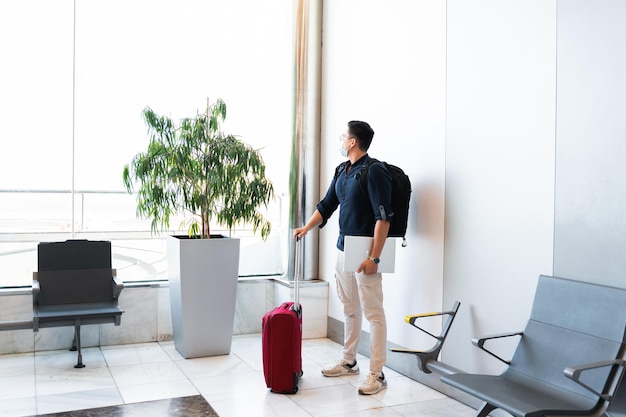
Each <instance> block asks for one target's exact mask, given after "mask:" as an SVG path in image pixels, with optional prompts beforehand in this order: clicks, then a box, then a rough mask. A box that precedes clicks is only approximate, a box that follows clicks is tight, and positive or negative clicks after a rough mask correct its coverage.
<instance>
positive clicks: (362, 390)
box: [359, 372, 387, 395]
mask: <svg viewBox="0 0 626 417" xmlns="http://www.w3.org/2000/svg"><path fill="white" fill-rule="evenodd" d="M385 388H387V380H385V374H383V373H382V372H381V373H380V375H378V373H377V372H370V373H369V375H368V376H367V379H366V380H365V382H364V383H363V384H362V385H361V386H360V387H359V394H361V395H372V394H376V393H377V392H380V391H382V390H384V389H385Z"/></svg>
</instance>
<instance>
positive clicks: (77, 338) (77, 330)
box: [74, 323, 85, 368]
mask: <svg viewBox="0 0 626 417" xmlns="http://www.w3.org/2000/svg"><path fill="white" fill-rule="evenodd" d="M74 341H75V342H76V350H78V363H76V365H74V368H84V367H85V364H83V354H82V352H81V350H80V323H76V325H75V330H74Z"/></svg>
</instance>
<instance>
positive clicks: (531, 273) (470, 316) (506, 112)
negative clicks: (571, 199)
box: [443, 0, 556, 371]
mask: <svg viewBox="0 0 626 417" xmlns="http://www.w3.org/2000/svg"><path fill="white" fill-rule="evenodd" d="M447 26H448V42H447V46H448V47H447V59H448V62H447V63H448V65H447V72H448V77H447V114H446V131H447V135H446V173H445V176H446V213H445V216H446V222H445V223H446V234H445V267H444V268H445V271H444V275H445V278H444V305H452V303H453V302H454V301H455V300H458V301H460V302H461V310H460V314H459V316H458V318H457V321H456V322H455V324H454V327H453V331H452V332H451V334H450V337H449V340H448V342H447V344H446V348H445V349H444V352H443V359H444V361H445V362H447V363H450V364H451V365H453V366H456V367H458V368H460V369H464V370H467V371H496V370H497V369H499V367H500V365H501V364H500V363H499V362H497V361H493V360H490V359H488V358H487V357H486V355H485V354H484V353H482V352H481V351H479V350H478V349H476V348H473V347H472V345H471V343H470V341H471V338H472V337H475V336H478V335H485V334H491V333H499V332H504V331H514V330H523V328H524V326H525V322H526V320H527V318H528V313H529V312H530V307H531V303H532V298H533V296H534V289H535V285H536V281H537V277H538V276H539V274H547V275H550V274H551V273H552V258H553V257H552V246H553V222H554V202H553V201H554V152H555V139H554V129H555V94H556V93H555V92H556V75H555V74H556V68H555V64H556V59H555V54H556V46H555V45H556V40H555V36H556V4H555V2H554V1H546V0H534V1H513V0H507V1H502V0H480V1H478V0H473V1H467V0H449V1H448V20H447ZM515 342H516V341H515Z"/></svg>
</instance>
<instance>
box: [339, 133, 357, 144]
mask: <svg viewBox="0 0 626 417" xmlns="http://www.w3.org/2000/svg"><path fill="white" fill-rule="evenodd" d="M346 139H354V136H348V135H346V134H345V133H343V134H341V135H340V136H339V142H343V141H344V140H346Z"/></svg>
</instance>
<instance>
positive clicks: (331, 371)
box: [322, 360, 359, 376]
mask: <svg viewBox="0 0 626 417" xmlns="http://www.w3.org/2000/svg"><path fill="white" fill-rule="evenodd" d="M358 373H359V366H358V365H357V364H356V360H355V361H354V363H353V364H350V363H348V362H347V361H345V360H339V361H337V362H335V363H334V364H332V365H330V366H329V367H327V368H324V369H322V374H323V375H324V376H342V375H358Z"/></svg>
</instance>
